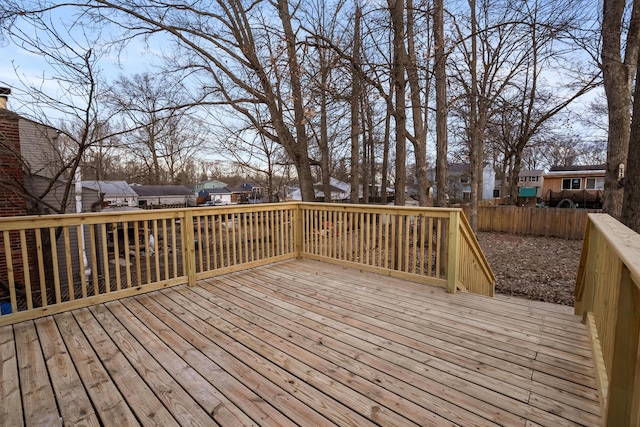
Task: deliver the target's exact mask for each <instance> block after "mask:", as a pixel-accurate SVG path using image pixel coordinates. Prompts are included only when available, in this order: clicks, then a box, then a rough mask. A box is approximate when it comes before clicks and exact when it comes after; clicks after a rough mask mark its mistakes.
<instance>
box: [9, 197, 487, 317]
mask: <svg viewBox="0 0 640 427" xmlns="http://www.w3.org/2000/svg"><path fill="white" fill-rule="evenodd" d="M304 215H307V216H306V219H305V217H304ZM311 217H313V221H315V222H314V223H313V224H312V221H311V220H310V218H311ZM330 218H333V221H334V223H333V224H331V223H328V222H327V220H328V219H330ZM338 218H349V223H348V224H347V223H346V222H344V223H343V222H341V221H339V220H338ZM305 221H306V222H305ZM385 222H386V224H385ZM383 224H384V225H383ZM314 226H315V227H318V228H314ZM396 226H397V227H398V228H397V229H396ZM338 228H340V230H341V231H340V232H341V233H342V235H341V237H340V239H338V237H336V233H338V232H339V231H338ZM383 229H385V230H386V231H385V233H386V234H385V235H384V239H385V245H387V246H385V248H386V249H380V248H379V247H378V245H379V244H382V237H383V236H382V230H383ZM376 233H377V237H376ZM154 236H155V237H154ZM463 236H464V237H463ZM0 238H2V239H3V240H4V245H3V246H2V247H0V252H1V251H2V250H4V252H2V253H3V256H4V257H3V258H2V259H0V262H5V261H6V262H5V264H6V265H7V271H5V272H4V276H7V277H5V280H7V283H9V289H10V293H11V309H12V311H13V313H12V314H11V315H6V316H5V315H3V316H0V324H5V323H7V322H13V321H19V320H26V319H28V318H29V314H28V312H29V311H32V310H34V317H37V316H38V315H46V314H53V313H56V312H59V311H62V310H66V309H72V308H79V307H81V306H83V305H82V304H83V301H85V302H87V303H88V302H92V303H99V302H105V301H107V300H109V299H115V298H118V297H122V296H129V295H134V294H136V293H139V292H146V291H147V290H153V289H158V288H160V287H165V286H174V285H177V284H182V283H188V284H190V285H194V284H195V283H196V281H197V280H198V279H206V278H208V277H212V276H213V275H218V274H224V273H227V272H232V271H238V270H242V269H245V268H250V267H254V266H258V265H264V264H267V263H271V262H277V261H281V260H285V259H291V258H295V257H298V258H302V257H305V258H313V259H323V260H325V261H331V259H332V257H333V256H334V255H337V254H338V252H341V251H342V250H341V249H336V248H338V246H340V245H342V244H343V243H345V242H347V241H349V246H350V248H351V249H352V250H353V253H352V254H350V255H349V256H350V257H352V258H351V259H350V260H342V261H340V260H338V259H337V258H335V257H334V259H333V261H338V262H339V263H342V264H346V265H352V266H355V267H357V268H364V269H375V270H376V271H380V272H382V273H383V274H389V275H394V276H397V277H402V278H405V279H408V280H416V281H419V282H422V283H426V284H434V285H437V286H447V289H448V290H449V291H450V292H456V290H457V289H463V290H468V291H470V292H477V293H482V294H485V295H493V285H494V283H495V276H494V275H493V272H492V271H491V268H490V266H489V264H488V262H487V260H486V258H485V257H484V255H483V254H482V250H481V249H480V247H479V245H478V242H477V240H476V238H475V235H474V234H473V232H472V231H471V229H470V227H469V224H468V222H467V221H466V218H465V217H464V214H463V212H462V210H461V209H460V208H425V207H404V206H383V205H358V204H334V203H314V202H285V203H276V204H258V205H228V206H213V207H192V208H186V207H185V208H169V209H154V210H131V211H118V212H86V213H78V214H53V215H39V216H22V217H10V218H0ZM343 239H344V240H343ZM347 239H349V240H347ZM353 239H355V240H353ZM375 239H377V240H375ZM364 240H366V241H367V243H365V244H364V246H363V243H362V242H363V241H364ZM374 240H375V241H374ZM152 241H153V242H155V243H151V242H152ZM309 242H316V243H317V245H319V246H317V247H318V248H321V251H320V252H318V253H311V252H308V251H305V247H306V248H307V249H308V248H309ZM318 242H319V243H318ZM353 242H356V243H353ZM45 244H46V251H44V252H43V248H44V247H45V246H44V245H45ZM389 244H391V246H388V245H389ZM394 244H395V246H393V245H394ZM330 246H331V247H330ZM363 248H365V250H366V251H367V252H366V253H362V250H363ZM154 249H155V250H154ZM254 249H255V251H254ZM332 251H333V252H332ZM358 251H360V252H358ZM342 252H346V249H345V250H344V251H342ZM356 252H358V253H359V254H356ZM396 252H397V253H396ZM43 254H44V258H43ZM141 254H142V255H141ZM229 254H231V255H229ZM132 255H133V257H131V256H132ZM47 256H50V260H49V261H50V262H49V263H47V259H46V257H47ZM363 257H365V258H366V259H367V261H366V262H368V263H369V265H363V263H362V258H363ZM376 257H378V258H376ZM465 257H471V258H473V261H469V262H468V264H469V265H471V267H468V268H463V264H464V263H465V262H466V261H467V260H466V259H465ZM383 258H384V260H385V263H386V262H387V260H388V261H389V264H388V265H384V266H382V259H383ZM29 263H32V264H31V265H29ZM33 263H35V264H33ZM372 263H379V264H377V265H376V266H373V264H372ZM45 265H46V268H48V269H49V270H47V271H45ZM418 265H419V268H418V267H417V266H418ZM16 272H17V274H18V275H17V276H16V275H15V273H16ZM476 276H477V277H476ZM470 277H476V278H477V281H478V283H480V284H475V285H474V284H472V283H470V282H471V281H470V280H469V279H470ZM463 282H465V283H463ZM12 283H13V285H11V284H12ZM18 284H19V285H20V286H18ZM121 285H122V287H121ZM18 292H24V293H25V295H31V296H24V298H25V299H24V300H20V299H16V295H17V293H18ZM32 292H35V293H32ZM78 292H80V293H81V295H79V294H78ZM20 301H23V303H24V304H26V308H27V309H26V310H25V309H24V307H25V305H23V306H22V307H23V308H20V307H19V306H18V305H17V303H19V302H20ZM24 301H26V303H25V302H24ZM36 312H37V313H36ZM9 318H11V319H13V320H10V319H9Z"/></svg>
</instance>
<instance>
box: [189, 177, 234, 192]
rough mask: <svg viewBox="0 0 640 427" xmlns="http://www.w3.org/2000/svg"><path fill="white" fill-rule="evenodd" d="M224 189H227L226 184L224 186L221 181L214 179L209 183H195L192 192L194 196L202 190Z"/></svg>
mask: <svg viewBox="0 0 640 427" xmlns="http://www.w3.org/2000/svg"><path fill="white" fill-rule="evenodd" d="M225 187H227V184H225V183H224V182H222V181H218V180H216V179H214V180H211V181H204V182H199V183H197V184H196V185H195V186H194V188H193V191H194V193H195V194H200V192H201V191H202V190H213V189H218V188H225Z"/></svg>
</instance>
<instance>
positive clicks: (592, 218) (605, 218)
mask: <svg viewBox="0 0 640 427" xmlns="http://www.w3.org/2000/svg"><path fill="white" fill-rule="evenodd" d="M588 217H589V222H590V224H591V225H592V226H593V227H595V228H596V229H598V230H599V231H600V232H601V233H602V237H603V238H604V239H605V240H606V241H607V242H608V243H609V245H611V248H612V249H613V251H614V252H615V254H616V255H617V256H618V258H620V260H621V261H622V262H623V264H624V265H626V266H627V268H628V269H629V272H630V273H631V277H632V278H633V279H634V282H635V283H636V284H637V285H639V287H640V234H638V233H636V232H635V231H633V230H632V229H630V228H629V227H627V226H626V225H624V224H622V223H621V222H618V221H616V219H615V218H613V217H612V216H610V215H609V214H605V213H590V214H589V215H588Z"/></svg>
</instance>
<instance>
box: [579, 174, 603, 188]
mask: <svg viewBox="0 0 640 427" xmlns="http://www.w3.org/2000/svg"><path fill="white" fill-rule="evenodd" d="M584 188H585V189H587V190H604V178H601V177H597V178H587V179H586V180H585V183H584Z"/></svg>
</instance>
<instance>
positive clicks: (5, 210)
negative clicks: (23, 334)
mask: <svg viewBox="0 0 640 427" xmlns="http://www.w3.org/2000/svg"><path fill="white" fill-rule="evenodd" d="M19 120H20V118H19V116H18V115H17V114H15V113H12V112H10V111H7V110H0V184H2V185H0V217H12V216H20V215H26V214H27V204H26V201H25V199H24V198H23V197H22V196H21V195H20V194H19V192H18V191H16V188H15V183H16V182H18V183H22V185H24V174H23V171H22V165H21V163H20V159H19V157H18V156H17V155H16V153H20V132H19ZM9 240H10V243H11V258H12V261H13V262H12V264H13V275H14V280H15V281H16V283H17V284H23V283H24V269H23V265H22V251H21V246H20V234H19V233H18V232H11V233H10V239H9ZM27 241H28V247H29V249H28V252H29V253H31V252H33V249H35V241H34V237H33V233H27ZM32 246H33V247H32ZM33 279H34V277H33V276H32V283H33ZM0 280H1V281H3V282H4V283H8V269H7V260H6V254H5V246H4V236H0Z"/></svg>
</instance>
